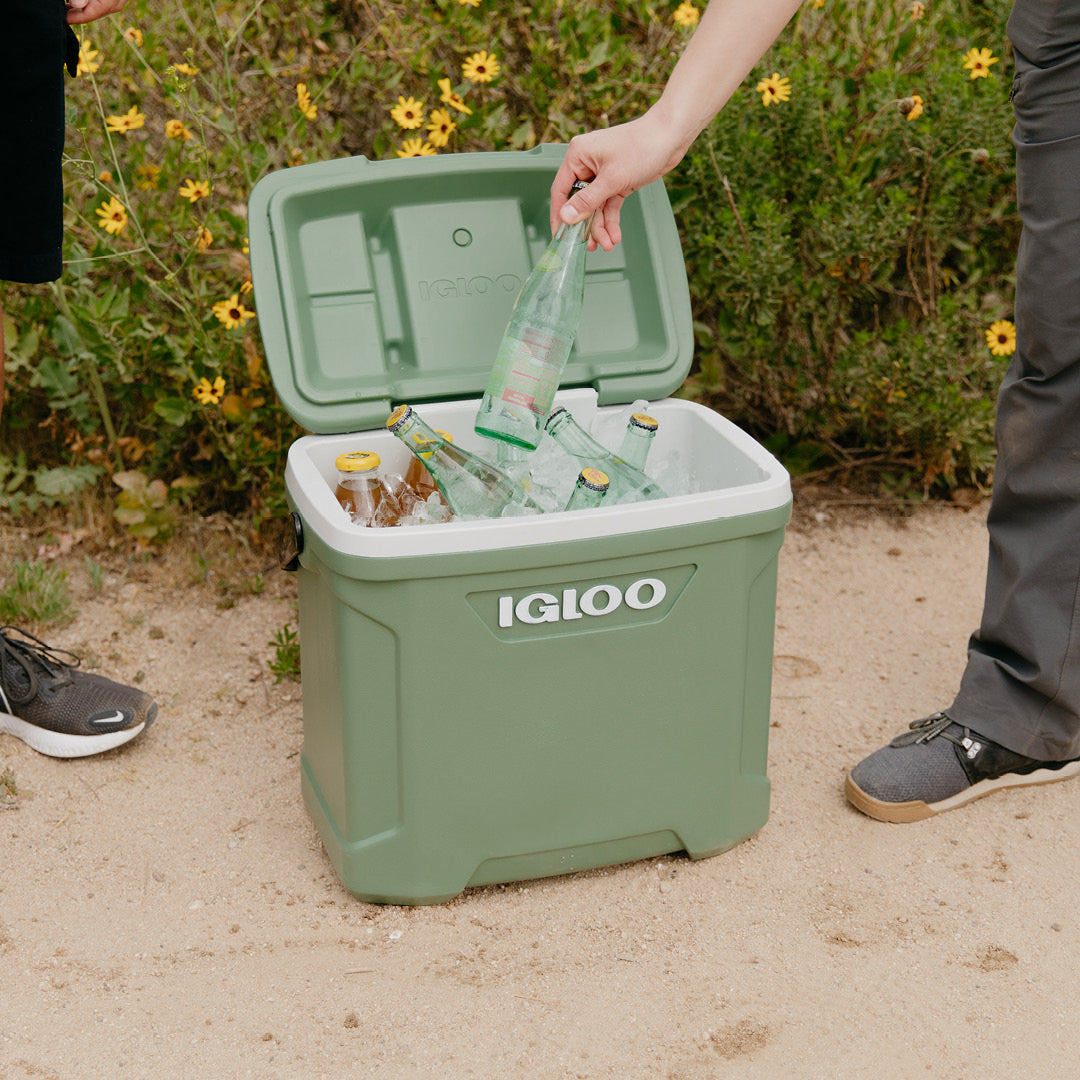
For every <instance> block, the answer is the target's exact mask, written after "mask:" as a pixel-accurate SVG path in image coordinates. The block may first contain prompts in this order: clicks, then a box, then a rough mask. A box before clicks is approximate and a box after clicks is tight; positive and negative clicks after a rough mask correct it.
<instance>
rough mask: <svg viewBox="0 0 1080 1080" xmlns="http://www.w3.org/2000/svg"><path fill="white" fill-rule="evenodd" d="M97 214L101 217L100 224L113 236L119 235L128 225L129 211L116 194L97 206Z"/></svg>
mask: <svg viewBox="0 0 1080 1080" xmlns="http://www.w3.org/2000/svg"><path fill="white" fill-rule="evenodd" d="M97 215H98V217H99V218H101V220H100V221H99V222H98V224H99V225H100V226H101V227H102V228H103V229H104V230H105V231H106V232H107V233H111V234H112V235H113V236H119V235H120V234H121V233H122V232H123V231H124V229H125V228H126V227H127V223H128V216H127V211H126V210H125V209H124V204H123V203H122V202H120V200H119V199H117V198H116V196H115V195H114V196H113V197H112V198H110V199H109V201H108V202H103V203H102V204H101V205H100V206H99V207H98V208H97Z"/></svg>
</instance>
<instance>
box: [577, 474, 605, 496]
mask: <svg viewBox="0 0 1080 1080" xmlns="http://www.w3.org/2000/svg"><path fill="white" fill-rule="evenodd" d="M578 483H579V484H580V485H581V486H582V487H587V488H591V489H592V490H593V491H607V489H608V486H609V485H610V484H611V479H610V478H609V477H608V474H607V473H606V472H601V471H600V470H599V469H582V470H581V472H580V473H579V474H578Z"/></svg>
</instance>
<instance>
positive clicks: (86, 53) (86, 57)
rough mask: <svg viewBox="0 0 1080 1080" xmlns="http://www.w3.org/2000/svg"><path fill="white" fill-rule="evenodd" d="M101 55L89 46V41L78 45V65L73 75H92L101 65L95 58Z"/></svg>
mask: <svg viewBox="0 0 1080 1080" xmlns="http://www.w3.org/2000/svg"><path fill="white" fill-rule="evenodd" d="M100 55H101V53H100V52H99V51H98V50H97V49H95V48H94V47H93V46H92V45H91V44H90V39H89V38H87V40H85V41H83V42H80V43H79V64H78V67H76V68H75V75H76V76H79V75H93V74H94V72H95V71H97V69H98V68H99V67H101V65H100V64H99V63H98V62H97V58H98V57H99V56H100Z"/></svg>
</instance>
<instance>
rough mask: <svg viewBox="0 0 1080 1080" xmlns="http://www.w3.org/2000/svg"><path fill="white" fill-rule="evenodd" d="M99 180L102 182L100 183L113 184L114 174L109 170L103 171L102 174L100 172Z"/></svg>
mask: <svg viewBox="0 0 1080 1080" xmlns="http://www.w3.org/2000/svg"><path fill="white" fill-rule="evenodd" d="M97 178H98V179H99V180H100V181H101V182H102V183H103V184H111V183H112V173H111V172H109V170H108V169H102V170H101V172H99V173H98V174H97Z"/></svg>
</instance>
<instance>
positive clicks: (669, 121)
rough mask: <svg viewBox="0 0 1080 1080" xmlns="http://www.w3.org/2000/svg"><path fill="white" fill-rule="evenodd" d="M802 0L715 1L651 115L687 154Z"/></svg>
mask: <svg viewBox="0 0 1080 1080" xmlns="http://www.w3.org/2000/svg"><path fill="white" fill-rule="evenodd" d="M801 3H802V0H710V3H709V5H708V7H707V8H706V9H705V12H704V14H703V15H702V16H701V22H700V23H699V24H698V28H697V30H696V31H695V32H694V36H693V37H692V38H691V39H690V41H689V43H688V44H687V46H686V48H685V49H684V50H683V53H682V56H681V57H680V58H679V62H678V63H677V64H676V65H675V68H674V70H673V71H672V73H671V77H670V78H669V79H668V82H667V85H666V87H665V88H664V92H663V94H662V95H661V96H660V99H659V101H657V102H656V104H655V105H654V106H653V107H652V109H650V110H649V111H650V112H651V113H652V114H653V115H654V117H655V118H656V119H657V120H658V121H659V122H660V123H661V124H662V126H663V127H664V129H665V130H666V131H668V133H669V138H670V140H671V142H672V143H673V145H675V146H676V147H678V148H679V149H680V150H681V153H680V154H679V156H680V157H681V156H682V153H685V152H686V150H687V148H689V146H690V144H691V143H692V142H693V141H694V139H696V138H697V136H698V135H699V134H700V133H701V132H702V131H703V130H704V129H705V128H706V127H707V126H708V125H709V123H710V122H711V121H712V119H713V117H714V116H716V114H717V113H718V112H719V111H720V110H721V109H722V108H723V107H724V105H726V104H727V102H728V99H729V98H730V97H731V95H732V94H734V93H735V91H736V90H737V89H738V88H739V86H740V85H741V84H742V81H743V80H744V79H745V78H746V76H747V75H748V74H749V72H750V70H751V69H752V68H753V67H754V65H755V64H756V63H757V62H758V60H760V59H761V57H762V55H763V54H764V53H765V52H766V51H767V50H768V48H769V46H770V45H772V43H773V42H774V41H775V40H776V38H777V37H778V36H779V34H780V31H781V30H783V29H784V27H785V26H786V25H787V24H788V22H789V21H790V20H791V17H792V16H793V15H794V14H795V12H796V11H798V9H799V7H800V5H801Z"/></svg>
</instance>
